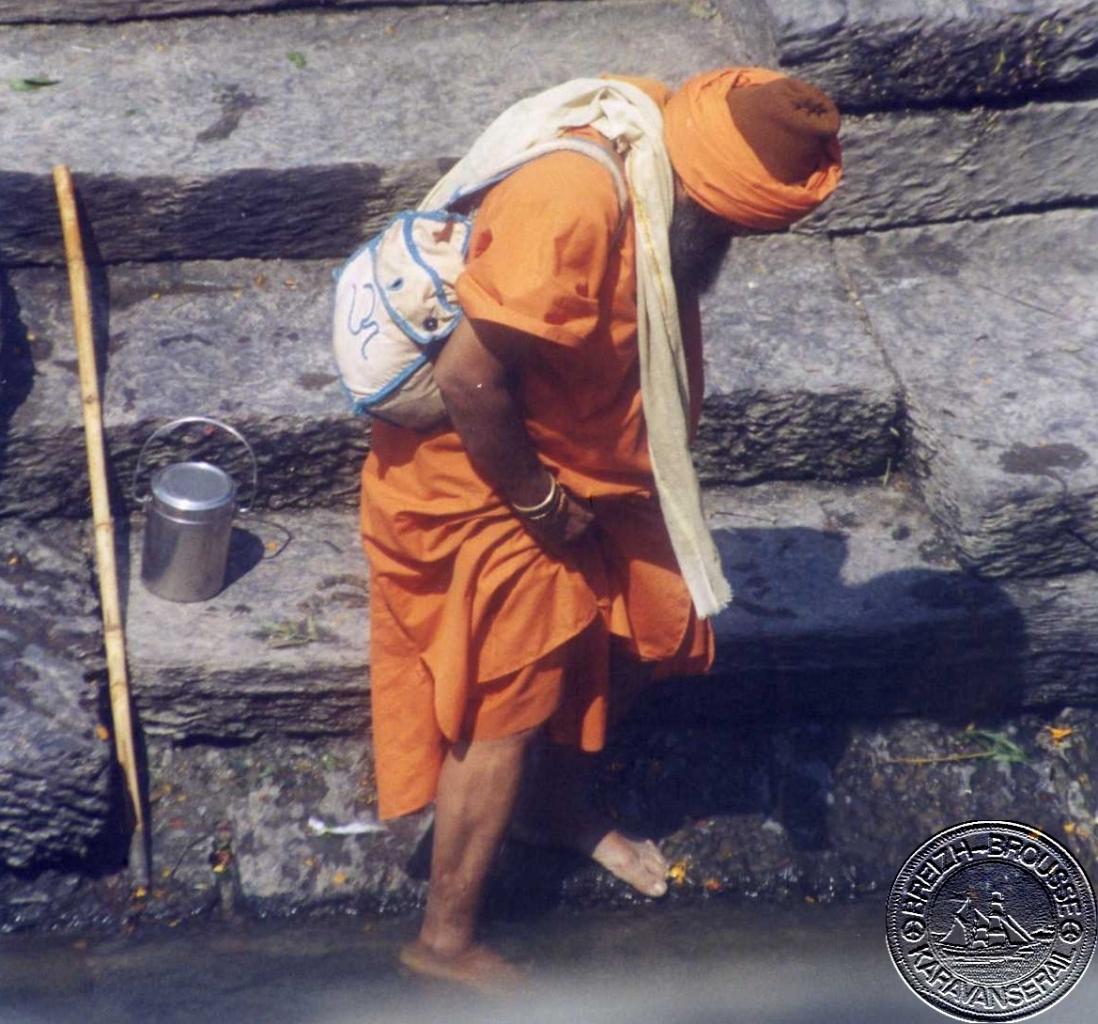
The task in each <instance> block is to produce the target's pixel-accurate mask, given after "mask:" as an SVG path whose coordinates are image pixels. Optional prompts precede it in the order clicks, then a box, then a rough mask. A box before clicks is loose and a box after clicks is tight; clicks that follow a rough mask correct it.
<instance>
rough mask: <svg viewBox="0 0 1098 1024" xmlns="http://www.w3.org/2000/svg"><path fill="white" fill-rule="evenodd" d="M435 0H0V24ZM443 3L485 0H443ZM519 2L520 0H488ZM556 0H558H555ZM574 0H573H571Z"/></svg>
mask: <svg viewBox="0 0 1098 1024" xmlns="http://www.w3.org/2000/svg"><path fill="white" fill-rule="evenodd" d="M438 2H439V0H0V25H26V24H36V23H42V24H56V23H59V22H69V21H81V22H94V21H134V20H138V19H141V20H143V19H146V18H191V17H195V16H201V15H211V14H218V15H234V14H251V13H256V12H269V13H278V12H280V11H292V10H297V9H307V8H312V7H334V8H340V9H354V8H356V7H382V6H384V7H402V6H415V5H417V4H425V3H438ZM443 2H444V3H445V4H446V5H447V6H453V7H456V6H458V5H460V4H478V3H485V2H486V0H443ZM492 2H494V3H521V2H522V0H492ZM558 2H559V0H558ZM572 2H576V0H572Z"/></svg>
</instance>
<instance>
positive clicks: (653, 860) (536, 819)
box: [515, 743, 668, 896]
mask: <svg viewBox="0 0 1098 1024" xmlns="http://www.w3.org/2000/svg"><path fill="white" fill-rule="evenodd" d="M537 755H538V762H537V768H536V771H535V773H533V774H534V775H535V778H532V779H531V780H530V785H529V787H528V791H527V793H526V794H524V799H523V806H522V807H521V809H520V812H519V814H518V815H517V819H516V828H515V835H516V837H517V838H519V839H522V840H524V841H526V842H530V843H534V844H536V845H540V846H558V847H562V848H564V849H569V850H575V851H576V852H578V853H582V854H584V855H585V856H588V857H590V858H591V859H592V860H594V861H595V862H596V863H598V864H601V865H602V866H603V867H604V868H606V870H607V871H609V872H610V873H611V874H613V875H616V876H617V877H618V878H620V879H621V880H622V881H623V882H627V883H628V884H629V885H631V886H633V888H634V889H636V890H637V891H638V892H640V893H643V894H644V895H645V896H663V895H664V894H665V893H666V892H667V869H668V864H667V861H666V860H665V859H664V856H663V854H662V853H660V851H659V848H658V847H657V846H656V844H655V843H653V842H652V841H651V840H650V839H633V838H631V837H630V836H627V835H625V834H624V833H622V832H619V831H618V830H617V829H616V828H614V827H613V823H612V822H611V821H610V820H609V819H608V818H606V817H605V816H604V815H602V814H599V813H598V812H597V811H596V810H595V809H594V808H593V806H592V805H591V795H590V788H591V787H590V776H591V768H592V762H593V760H594V758H593V757H592V755H590V754H584V753H582V752H580V751H578V750H575V749H574V748H572V747H562V746H558V745H557V744H554V743H546V744H545V745H544V747H543V748H542V749H539V750H538V751H537Z"/></svg>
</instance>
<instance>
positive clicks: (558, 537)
mask: <svg viewBox="0 0 1098 1024" xmlns="http://www.w3.org/2000/svg"><path fill="white" fill-rule="evenodd" d="M561 490H562V491H563V494H562V495H561V498H562V500H561V503H560V506H559V511H557V512H555V513H554V514H553V515H551V516H547V517H546V518H545V519H535V520H529V519H525V518H523V517H522V516H520V517H519V518H520V519H522V521H523V524H524V525H525V527H526V529H527V530H529V531H530V533H532V534H533V535H534V537H535V538H536V539H537V541H538V542H539V543H540V544H542V545H543V546H544V547H545V548H546V549H548V550H549V551H551V552H553V554H555V555H563V554H564V553H565V552H566V550H567V549H568V547H569V546H570V545H572V544H575V543H576V541H578V540H580V538H582V537H584V536H585V535H586V534H587V533H588V532H589V531H590V530H591V529H592V527H593V526H594V523H595V513H594V512H593V511H592V510H591V506H590V505H589V504H588V503H587V502H586V501H583V500H581V499H580V498H577V497H575V496H574V495H572V494H569V493H568V491H565V490H564V488H561Z"/></svg>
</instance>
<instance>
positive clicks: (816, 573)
mask: <svg viewBox="0 0 1098 1024" xmlns="http://www.w3.org/2000/svg"><path fill="white" fill-rule="evenodd" d="M708 504H709V510H710V516H711V521H712V523H713V525H714V528H715V529H716V531H717V539H718V543H719V546H720V548H721V551H722V555H723V558H724V561H725V565H726V568H727V571H728V574H729V578H730V580H731V582H732V585H733V588H734V590H735V592H736V600H735V603H734V605H733V606H732V607H731V608H730V609H729V610H727V611H726V612H725V613H723V614H722V615H721V616H720V617H719V618H718V619H717V620H716V623H715V625H716V630H717V637H718V661H717V666H716V670H715V673H714V676H713V677H712V679H710V680H709V681H707V682H705V683H698V684H696V685H694V686H691V687H686V688H681V689H677V690H675V691H674V692H673V693H672V692H670V691H669V701H668V706H667V707H663V708H662V710H661V711H660V717H661V718H664V719H666V720H667V721H672V720H675V721H678V722H680V723H686V724H689V723H691V722H696V721H710V722H712V721H739V720H744V719H754V718H758V717H760V716H761V717H768V716H769V717H774V716H777V717H785V718H792V719H798V720H799V719H801V718H803V717H805V716H809V717H812V716H823V717H826V718H837V719H843V718H849V717H859V716H861V717H875V716H882V715H885V716H887V715H894V714H932V715H950V714H952V715H955V716H968V717H972V716H974V715H976V714H981V713H984V714H987V713H1004V712H1007V711H1009V710H1014V709H1019V708H1026V707H1029V708H1033V707H1042V706H1046V705H1059V704H1095V703H1098V668H1096V666H1098V657H1096V656H1095V655H1096V653H1098V650H1096V637H1098V601H1096V599H1095V596H1094V595H1095V592H1096V591H1095V576H1094V574H1093V573H1083V574H1079V575H1076V576H1073V577H1065V578H1062V579H1058V580H1037V581H1025V582H1022V581H1019V582H1010V583H1002V584H1000V583H995V582H989V581H979V580H976V579H974V578H972V577H971V576H968V575H966V574H964V573H962V572H959V571H958V569H957V567H956V564H955V563H953V562H952V561H951V560H950V558H949V556H948V554H947V552H946V548H945V546H944V545H943V544H942V542H941V539H940V538H939V537H938V536H937V534H936V533H935V531H934V529H933V527H932V525H931V523H930V521H929V520H928V518H927V517H926V515H925V513H924V512H923V511H922V509H921V506H920V504H919V502H918V501H917V499H916V498H915V497H913V496H912V495H911V494H910V493H908V489H907V487H906V486H905V485H904V482H903V481H902V480H893V481H891V482H890V486H889V487H887V488H885V487H882V486H880V485H879V484H872V485H865V486H861V487H858V486H853V485H847V486H838V485H831V486H825V485H805V484H769V485H760V486H756V487H751V488H745V489H738V490H721V491H713V492H710V493H709V495H708ZM239 526H240V528H239V530H238V532H237V534H236V548H235V550H236V554H235V555H234V559H235V561H234V566H235V569H234V573H233V575H234V576H235V577H236V578H235V579H234V582H232V583H231V585H229V586H228V587H227V588H226V589H225V590H224V591H223V592H222V593H221V594H220V595H219V596H218V597H216V598H214V599H212V600H210V601H206V602H201V603H195V604H177V603H172V602H166V601H164V600H162V599H160V598H158V597H155V596H154V595H152V594H150V593H149V592H148V591H147V590H146V589H145V587H144V586H143V585H142V584H141V583H140V581H139V564H140V539H141V532H140V528H139V527H138V528H135V529H134V530H133V535H132V539H131V551H132V556H131V560H130V563H129V568H128V570H127V578H128V581H129V584H128V593H129V601H128V610H127V630H128V644H129V657H130V665H131V676H132V685H133V688H134V693H135V700H136V704H137V709H138V714H139V716H140V719H141V721H142V724H143V728H144V730H145V732H146V734H147V735H149V736H151V737H156V738H166V739H170V740H173V741H176V742H183V741H187V742H200V741H211V740H232V741H245V740H254V739H256V738H258V737H262V736H272V735H273V736H333V735H359V736H361V735H364V733H365V730H366V725H367V723H368V720H369V713H368V689H369V669H368V651H367V647H368V643H367V639H368V638H367V610H366V600H367V598H366V592H365V587H366V583H365V580H366V567H365V563H364V560H363V556H362V555H361V552H360V542H359V537H358V532H357V520H356V516H355V515H354V513H351V512H339V511H334V510H314V511H311V512H309V513H299V514H288V513H269V514H265V515H263V516H262V517H258V518H255V519H251V520H249V519H243V520H241V522H240V524H239ZM966 720H967V718H966Z"/></svg>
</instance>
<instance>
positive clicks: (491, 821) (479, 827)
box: [400, 731, 533, 992]
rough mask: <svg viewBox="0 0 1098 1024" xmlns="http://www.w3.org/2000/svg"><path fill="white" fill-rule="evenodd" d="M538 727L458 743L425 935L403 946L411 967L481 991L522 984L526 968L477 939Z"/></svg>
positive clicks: (441, 790) (441, 800)
mask: <svg viewBox="0 0 1098 1024" xmlns="http://www.w3.org/2000/svg"><path fill="white" fill-rule="evenodd" d="M532 736H533V731H527V732H523V733H519V734H517V735H515V736H508V737H505V738H503V739H498V740H479V741H476V742H473V743H461V744H456V745H455V746H454V747H452V748H451V749H450V751H449V752H448V753H447V755H446V759H445V761H444V762H443V765H442V771H441V774H440V776H439V783H438V794H437V796H436V798H435V836H434V846H433V849H432V854H431V881H430V888H429V889H428V893H427V910H426V913H425V914H424V918H423V926H422V928H421V929H420V933H419V938H418V939H417V940H416V941H415V942H413V943H411V944H410V945H408V946H406V947H405V948H404V949H403V950H402V951H401V956H400V959H401V961H402V962H403V963H404V964H405V965H407V966H408V967H411V968H412V969H413V970H416V971H419V972H421V973H423V974H429V975H433V976H435V977H440V978H445V979H447V980H450V981H458V982H461V983H463V984H466V985H470V986H472V987H474V988H479V989H481V990H483V991H489V992H500V991H503V990H506V989H507V988H514V987H516V986H517V985H518V984H519V982H520V981H521V974H520V972H518V971H517V970H516V969H515V968H514V967H512V966H511V965H510V964H508V963H507V962H506V961H505V960H503V959H502V958H501V957H499V956H497V955H496V954H495V953H493V952H491V950H489V949H487V948H485V947H483V946H479V945H477V944H476V941H475V931H476V921H477V913H478V911H479V910H480V904H481V896H482V895H483V893H484V883H485V880H486V878H487V876H488V871H489V869H490V868H491V865H492V860H493V858H494V857H495V854H496V850H497V849H498V847H499V843H500V840H501V839H502V837H503V833H504V831H505V830H506V828H507V824H508V822H509V821H510V818H511V812H512V810H513V809H514V805H515V797H516V794H517V793H518V787H519V782H520V780H521V777H522V766H523V757H524V754H525V751H526V747H527V745H528V743H529V741H530V739H531V737H532Z"/></svg>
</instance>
